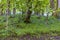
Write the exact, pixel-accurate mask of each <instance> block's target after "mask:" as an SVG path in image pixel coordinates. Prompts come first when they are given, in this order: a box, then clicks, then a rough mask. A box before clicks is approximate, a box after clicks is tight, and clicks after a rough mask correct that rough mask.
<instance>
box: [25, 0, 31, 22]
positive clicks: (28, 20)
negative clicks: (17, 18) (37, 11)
mask: <svg viewBox="0 0 60 40" xmlns="http://www.w3.org/2000/svg"><path fill="white" fill-rule="evenodd" d="M30 1H31V0H28V2H27V6H28V10H27V16H26V19H25V21H24V22H26V23H30V17H31V14H32V11H31V10H30V9H31V8H32V4H30V5H29V3H30Z"/></svg>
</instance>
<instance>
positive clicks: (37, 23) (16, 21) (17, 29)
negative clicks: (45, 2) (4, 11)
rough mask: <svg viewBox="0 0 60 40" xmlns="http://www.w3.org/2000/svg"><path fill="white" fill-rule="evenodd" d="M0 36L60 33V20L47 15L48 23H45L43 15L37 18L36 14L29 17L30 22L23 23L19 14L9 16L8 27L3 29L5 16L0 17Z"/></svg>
mask: <svg viewBox="0 0 60 40" xmlns="http://www.w3.org/2000/svg"><path fill="white" fill-rule="evenodd" d="M0 20H1V21H0V24H1V25H0V37H7V36H11V35H14V36H22V35H26V34H30V35H31V36H32V35H40V34H43V33H46V34H51V35H57V34H59V35H60V21H59V20H58V19H56V18H54V17H49V19H48V20H49V21H48V24H46V21H45V17H41V18H40V19H38V18H37V17H36V16H32V17H31V23H30V24H26V23H24V22H23V21H24V20H23V19H22V17H21V16H20V15H18V16H15V17H10V16H9V20H8V22H9V24H8V26H9V27H8V29H5V27H6V26H5V25H6V21H5V20H6V19H5V17H2V16H1V18H0Z"/></svg>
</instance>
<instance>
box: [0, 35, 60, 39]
mask: <svg viewBox="0 0 60 40" xmlns="http://www.w3.org/2000/svg"><path fill="white" fill-rule="evenodd" d="M0 40H60V36H51V35H41V36H40V37H36V36H30V35H24V36H22V37H7V38H0Z"/></svg>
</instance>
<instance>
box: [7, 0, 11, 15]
mask: <svg viewBox="0 0 60 40" xmlns="http://www.w3.org/2000/svg"><path fill="white" fill-rule="evenodd" d="M7 7H8V8H7V15H10V14H11V10H10V0H7Z"/></svg>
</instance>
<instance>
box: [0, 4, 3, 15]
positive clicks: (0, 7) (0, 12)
mask: <svg viewBox="0 0 60 40" xmlns="http://www.w3.org/2000/svg"><path fill="white" fill-rule="evenodd" d="M2 7H3V4H1V5H0V15H3V8H2Z"/></svg>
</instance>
